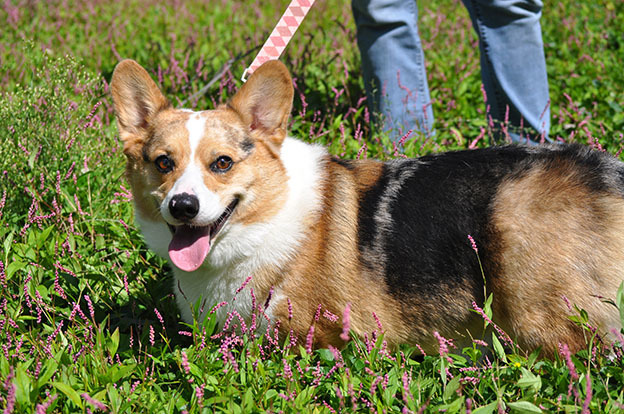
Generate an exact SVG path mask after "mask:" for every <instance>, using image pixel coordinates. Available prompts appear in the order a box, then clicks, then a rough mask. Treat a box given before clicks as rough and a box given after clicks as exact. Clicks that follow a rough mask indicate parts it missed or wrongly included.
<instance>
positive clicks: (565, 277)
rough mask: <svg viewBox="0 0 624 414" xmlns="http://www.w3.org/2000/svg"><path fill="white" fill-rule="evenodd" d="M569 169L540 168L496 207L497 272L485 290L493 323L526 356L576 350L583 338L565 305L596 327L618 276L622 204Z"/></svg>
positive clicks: (516, 182)
mask: <svg viewBox="0 0 624 414" xmlns="http://www.w3.org/2000/svg"><path fill="white" fill-rule="evenodd" d="M578 174H579V173H578V172H577V170H575V169H574V166H573V165H570V164H566V163H560V164H558V165H554V166H545V165H541V166H540V165H538V166H537V167H535V168H533V169H532V170H531V171H529V172H528V173H527V174H526V176H524V177H522V178H520V179H511V180H508V181H507V182H506V183H504V184H503V185H501V190H500V191H499V193H498V195H497V197H496V201H495V204H494V206H495V207H494V228H495V231H496V233H497V235H498V237H499V243H500V257H499V260H500V263H501V268H500V272H499V274H497V275H491V276H492V283H491V286H488V289H491V291H492V292H493V293H494V307H493V309H494V317H495V320H497V321H498V322H499V323H500V324H501V325H502V327H503V328H504V329H506V330H507V331H508V332H509V334H510V335H512V336H515V337H517V339H518V342H519V343H520V345H521V346H522V347H524V348H525V349H533V348H535V347H536V346H538V345H541V344H552V345H553V347H552V348H551V349H547V350H545V351H546V352H547V353H552V352H553V351H554V349H555V347H556V346H557V344H558V343H567V344H568V345H569V346H570V348H571V349H574V350H579V349H580V348H582V347H583V346H584V344H585V342H584V339H583V332H582V331H581V329H580V328H578V327H577V326H575V325H574V324H573V323H572V322H571V321H570V322H566V323H562V321H565V320H566V319H567V316H568V315H572V314H576V312H575V311H570V310H569V309H568V307H567V305H566V303H565V300H564V299H563V295H564V292H565V294H566V295H567V299H568V300H569V301H570V302H571V303H572V304H576V305H577V306H579V307H580V308H582V309H585V310H586V311H587V312H588V313H589V315H590V317H591V318H593V319H592V321H591V323H592V324H593V325H594V326H595V327H597V328H605V327H606V326H607V324H608V325H611V326H614V325H616V324H617V322H616V321H613V320H606V319H604V318H608V317H609V315H613V314H614V312H612V311H613V309H612V308H611V307H612V305H609V304H606V303H603V302H601V300H600V299H598V298H597V297H596V295H600V296H603V297H607V298H608V297H611V296H612V295H613V293H614V292H615V291H616V290H617V287H618V285H619V283H620V282H621V280H622V275H623V274H624V260H623V255H622V252H624V201H623V200H622V198H621V197H620V196H615V195H614V196H608V195H607V196H605V195H604V194H593V193H592V192H591V191H590V190H589V189H588V188H587V187H586V186H585V185H583V184H582V183H581V178H582V177H579V176H578Z"/></svg>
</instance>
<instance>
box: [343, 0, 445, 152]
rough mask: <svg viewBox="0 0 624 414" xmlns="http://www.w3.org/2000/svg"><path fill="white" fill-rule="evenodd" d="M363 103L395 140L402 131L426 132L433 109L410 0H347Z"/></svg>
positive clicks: (413, 7)
mask: <svg viewBox="0 0 624 414" xmlns="http://www.w3.org/2000/svg"><path fill="white" fill-rule="evenodd" d="M351 5H352V7H353V16H354V18H355V23H356V25H357V41H358V47H359V49H360V53H361V56H362V72H363V75H364V83H365V86H366V94H367V96H368V101H369V107H370V108H371V109H372V110H373V112H375V113H379V114H381V115H382V117H383V120H382V121H383V124H384V130H386V131H389V132H390V135H391V137H392V138H393V139H394V140H398V139H400V138H401V136H402V135H403V134H405V133H407V131H408V130H410V129H411V130H414V131H422V132H423V133H425V134H427V135H429V134H431V132H432V131H431V130H432V126H433V111H432V110H431V102H430V97H429V87H428V85H427V74H426V72H425V60H424V55H423V50H422V46H421V44H420V37H419V36H418V27H417V18H418V11H417V8H416V1H415V0H352V3H351Z"/></svg>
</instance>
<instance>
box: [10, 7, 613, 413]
mask: <svg viewBox="0 0 624 414" xmlns="http://www.w3.org/2000/svg"><path fill="white" fill-rule="evenodd" d="M22 3H24V4H22ZM68 3H70V4H67V3H66V2H60V1H45V2H44V1H31V2H28V5H26V4H25V2H19V1H8V2H5V3H3V5H2V6H0V22H3V24H4V27H3V29H2V31H1V32H0V85H1V86H0V91H1V92H0V131H1V134H2V135H0V136H1V137H2V138H1V140H0V154H1V155H2V156H1V157H0V174H1V178H0V220H1V222H0V338H1V339H0V348H2V349H1V351H0V409H1V410H5V412H20V413H21V412H34V411H35V410H37V409H38V410H40V412H48V413H50V412H64V413H76V412H89V411H90V412H95V411H98V410H100V411H110V412H128V413H130V412H155V413H156V412H180V413H181V412H189V413H195V412H213V411H225V412H245V413H247V412H264V411H272V412H279V411H285V412H338V411H342V412H351V411H363V412H368V411H376V412H380V413H381V412H400V411H407V412H409V411H411V412H418V411H426V412H438V411H440V410H445V411H446V412H466V411H469V410H470V411H472V412H473V413H476V412H478V413H489V412H503V411H505V410H510V411H512V412H539V411H544V412H583V411H585V412H590V411H591V412H622V410H624V392H623V391H622V390H623V389H624V373H623V371H624V370H623V368H624V360H623V357H622V348H621V345H620V346H619V347H617V346H616V347H615V348H612V349H603V346H602V345H601V344H600V341H599V340H597V338H595V337H594V335H593V334H592V332H591V329H590V328H589V327H588V325H587V323H586V315H585V314H584V312H583V311H580V310H577V311H575V312H571V317H572V318H575V320H576V321H577V322H578V323H579V324H580V325H582V326H585V327H586V328H587V330H586V332H587V349H586V350H584V351H581V352H579V353H577V354H575V355H570V354H569V353H568V352H566V351H565V348H562V352H561V353H560V355H559V356H558V357H557V358H555V359H553V360H549V359H542V358H539V357H538V355H537V354H530V355H527V354H526V353H525V352H523V351H522V350H519V349H515V348H513V347H511V348H510V347H507V348H503V346H502V345H501V341H500V340H499V339H498V338H497V336H491V335H487V336H485V337H484V338H483V340H484V341H486V342H487V343H488V346H487V348H488V354H489V357H488V358H487V359H486V358H484V357H483V356H482V354H481V353H482V349H481V348H480V347H478V346H477V344H475V345H474V346H473V347H472V348H470V349H464V350H461V349H455V348H452V347H451V348H450V349H448V351H446V350H445V343H444V341H443V340H442V339H441V341H442V344H441V352H440V354H439V355H427V356H425V357H416V356H415V355H416V353H415V352H414V349H413V348H410V347H408V346H407V345H406V346H405V347H404V348H402V349H401V350H398V351H393V352H389V351H387V350H386V349H385V347H384V345H383V336H382V335H378V334H377V333H373V332H372V333H371V335H370V337H369V338H367V339H366V340H354V341H352V342H350V343H349V345H348V346H347V347H346V348H345V349H344V350H342V351H336V350H318V351H313V352H307V351H306V349H305V348H306V347H305V345H306V344H294V345H291V344H290V342H289V341H288V340H287V341H286V342H279V341H277V342H276V341H272V340H269V339H267V338H266V337H267V334H266V332H256V331H254V330H253V329H251V328H250V327H249V329H248V330H247V332H246V334H245V335H244V336H243V337H236V336H233V335H231V334H228V333H225V332H221V331H220V330H219V329H217V328H215V326H214V324H213V323H212V322H211V320H208V321H206V322H205V323H204V324H203V325H197V324H195V325H193V326H186V325H183V324H181V323H180V322H179V318H178V310H177V308H176V305H175V302H174V299H173V297H172V289H171V284H172V278H171V275H170V273H169V270H168V268H167V265H166V263H165V262H164V261H163V260H161V259H159V258H158V257H156V256H155V255H154V254H153V253H151V252H150V251H149V250H147V249H146V247H145V245H144V244H143V242H142V239H141V237H140V235H139V233H138V232H137V230H136V228H135V227H134V225H133V218H132V214H133V213H132V203H131V201H130V198H129V195H128V191H127V190H126V187H125V181H124V178H123V166H124V159H123V155H122V153H121V147H120V144H119V142H118V141H117V135H116V134H117V132H116V127H115V125H114V116H113V112H112V105H111V101H110V97H109V96H108V81H110V75H111V73H112V70H113V68H114V66H115V64H116V63H117V62H118V60H119V59H120V58H126V57H131V58H134V59H136V60H138V61H139V62H140V63H141V64H142V65H143V66H144V67H146V68H147V69H148V70H149V71H150V72H151V73H152V75H153V76H154V78H155V79H158V80H159V82H160V83H161V84H162V85H163V88H164V91H165V93H166V94H167V95H168V96H169V97H170V98H171V99H172V100H173V101H174V102H181V101H183V100H185V99H187V98H188V97H189V96H191V95H192V94H193V93H195V92H196V91H198V90H200V89H201V88H202V87H203V86H204V85H205V84H206V83H207V82H208V81H209V80H210V79H211V78H212V76H213V75H214V74H215V73H216V72H217V71H218V70H219V69H221V68H222V66H223V65H224V64H225V62H226V61H227V60H228V59H230V58H236V57H237V56H239V55H241V54H245V52H248V51H250V50H251V51H252V52H251V53H250V54H248V55H246V56H244V57H242V58H241V59H240V60H237V61H235V62H234V63H233V64H232V66H231V67H230V68H229V70H228V71H227V72H226V74H225V76H224V77H222V78H221V79H220V80H219V81H218V82H216V83H215V84H214V85H213V87H212V88H211V89H210V90H209V92H208V94H206V95H205V96H202V97H200V98H199V99H197V100H196V101H191V102H189V103H188V104H187V105H188V106H191V107H194V108H212V107H214V106H215V105H217V104H218V103H220V102H224V101H225V100H226V99H227V98H228V97H229V96H231V95H232V93H233V92H234V91H235V90H236V88H237V87H238V86H240V82H239V81H238V79H239V78H240V75H241V74H242V72H243V70H244V68H245V67H246V64H248V63H250V61H251V59H253V56H254V53H253V50H254V48H256V47H257V46H259V45H261V44H262V43H263V42H264V39H265V37H266V35H267V34H268V32H269V31H270V30H271V28H272V26H273V25H274V23H275V22H276V21H277V19H278V17H279V15H280V14H281V13H282V11H283V10H282V9H283V7H285V3H286V2H279V3H281V4H275V2H264V3H263V4H262V5H261V6H252V5H249V6H247V5H245V4H247V3H236V4H234V3H231V2H229V1H225V0H223V1H215V2H209V3H207V2H200V1H198V0H191V1H185V2H181V1H173V0H171V1H166V2H155V1H149V0H144V1H139V0H125V1H118V2H110V4H109V3H108V2H106V3H105V2H68ZM347 3H348V2H347ZM419 5H420V18H421V25H420V28H421V34H422V37H423V40H424V42H425V47H426V59H427V66H428V72H429V84H430V88H431V92H432V97H433V98H434V99H435V100H434V103H433V105H434V113H435V115H436V125H435V126H436V130H437V134H436V135H435V137H434V138H426V137H417V138H416V139H414V140H413V141H410V142H409V143H408V144H407V145H406V148H405V153H406V154H407V155H409V156H416V155H422V154H425V153H429V152H432V151H442V150H446V149H458V148H467V147H469V146H470V145H471V143H472V142H473V140H475V139H476V138H477V137H478V136H479V134H480V131H481V128H482V127H485V126H486V124H485V121H484V119H485V115H484V107H483V106H484V105H483V102H482V95H481V90H480V75H479V65H478V54H477V47H476V36H475V35H474V33H473V32H472V28H471V26H470V21H469V19H468V16H467V13H466V11H465V10H464V8H463V7H462V6H461V5H460V4H459V2H457V1H451V0H441V1H437V2H434V3H433V4H431V3H426V2H420V4H419ZM232 9H234V11H233V10H232ZM542 25H543V31H544V40H545V43H546V55H547V62H548V71H549V78H550V90H551V99H552V114H553V119H552V124H553V127H552V131H551V132H552V134H551V135H552V136H553V137H554V138H557V139H559V140H561V141H565V142H580V143H584V144H589V145H592V146H595V147H603V148H604V149H606V150H607V151H609V152H611V153H613V154H618V155H619V152H620V151H621V150H622V148H623V147H622V146H623V144H624V138H623V136H622V134H623V132H624V114H623V112H622V107H623V106H624V90H623V85H624V71H622V64H623V63H624V37H623V35H622V33H624V3H622V2H617V1H599V2H598V3H592V4H589V3H588V4H585V3H578V4H577V3H574V2H572V1H563V2H560V3H549V4H547V5H546V9H545V11H544V17H543V20H542ZM354 36H355V31H354V25H353V22H352V18H351V14H350V8H349V5H348V4H346V3H345V2H338V1H331V0H330V1H327V2H318V4H317V5H315V6H314V8H313V10H312V12H311V14H310V16H309V17H308V19H307V20H306V21H305V23H304V26H303V27H302V28H301V29H300V31H299V32H298V34H297V35H296V36H295V38H294V39H293V42H292V43H291V45H290V46H289V47H288V49H287V53H286V55H285V56H284V58H283V61H284V62H285V63H286V64H287V66H288V67H289V69H290V70H291V71H292V74H293V77H294V78H295V80H296V86H297V91H296V97H295V106H294V109H293V118H292V122H291V124H292V125H291V130H292V133H293V135H295V136H298V137H301V138H302V139H305V140H308V141H311V142H320V143H323V144H325V145H327V146H328V148H329V149H330V151H332V152H333V153H335V154H338V155H341V156H343V157H345V158H355V157H357V156H361V157H377V158H382V159H388V158H392V157H393V156H394V149H393V148H392V147H391V145H390V144H389V141H388V139H387V137H384V136H383V135H382V134H380V133H379V132H377V131H375V130H374V129H373V128H371V126H370V125H369V124H368V123H367V122H366V121H367V119H368V114H367V110H366V108H365V103H364V102H362V101H361V99H360V98H361V97H362V96H363V91H362V80H361V77H360V74H359V71H360V69H359V68H360V65H359V55H358V53H357V48H356V46H355V40H354ZM476 145H477V146H483V145H486V140H481V141H478V142H477V143H476ZM241 294H246V291H243V292H241ZM613 295H614V297H613V300H614V301H616V297H615V295H616V292H613ZM623 296H624V294H623V293H622V292H620V294H619V300H618V301H617V303H619V305H620V306H622V303H623V302H624V298H623ZM620 309H622V307H620ZM486 310H487V307H486ZM258 317H262V316H261V315H260V316H258ZM236 321H237V319H236V318H235V319H234V322H233V323H240V322H236ZM269 336H270V335H269ZM299 354H300V355H299ZM98 404H103V405H104V406H105V408H104V407H103V406H99V405H98ZM46 410H47V411H46Z"/></svg>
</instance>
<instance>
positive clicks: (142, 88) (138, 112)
mask: <svg viewBox="0 0 624 414" xmlns="http://www.w3.org/2000/svg"><path fill="white" fill-rule="evenodd" d="M111 92H112V95H113V103H114V105H115V114H116V115H117V125H118V126H119V135H120V137H121V140H122V141H123V142H124V144H125V145H124V152H126V154H128V153H129V152H131V147H133V146H135V145H133V144H134V143H136V141H137V140H142V138H143V135H144V133H145V131H146V129H147V126H148V125H149V123H150V120H151V119H153V117H154V116H155V115H156V114H157V113H158V112H160V111H162V110H163V109H167V108H169V107H170V106H171V104H170V103H169V101H168V100H167V99H166V98H165V97H164V96H163V94H162V93H161V92H160V89H159V88H158V86H156V83H155V82H154V81H153V80H152V78H151V77H150V75H149V74H148V73H147V71H146V70H145V69H143V67H141V65H139V64H138V63H136V62H135V61H134V60H131V59H126V60H123V61H121V62H119V64H117V67H116V68H115V71H114V72H113V78H112V80H111ZM128 155H129V154H128Z"/></svg>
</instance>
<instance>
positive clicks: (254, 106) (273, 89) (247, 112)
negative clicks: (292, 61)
mask: <svg viewBox="0 0 624 414" xmlns="http://www.w3.org/2000/svg"><path fill="white" fill-rule="evenodd" d="M293 96H294V90H293V85H292V79H291V78H290V73H288V69H286V66H284V64H283V63H282V62H280V61H278V60H269V61H268V62H266V63H264V64H262V66H260V67H259V68H258V69H256V71H255V72H254V73H253V74H252V75H251V76H250V77H249V80H248V81H247V82H246V83H245V84H244V85H243V86H242V87H241V88H240V89H239V90H238V92H237V93H236V95H234V96H233V97H232V99H231V100H230V101H229V102H228V106H229V107H230V108H232V109H234V110H235V111H236V112H237V113H238V114H239V115H240V117H241V118H242V120H243V123H245V125H247V126H248V127H249V129H250V130H251V131H259V132H260V133H261V134H262V136H264V137H267V138H268V139H269V140H270V143H271V144H272V145H275V146H277V147H279V146H280V145H281V144H282V142H283V141H284V138H286V128H287V126H288V117H289V116H290V110H291V109H292V102H293Z"/></svg>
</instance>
